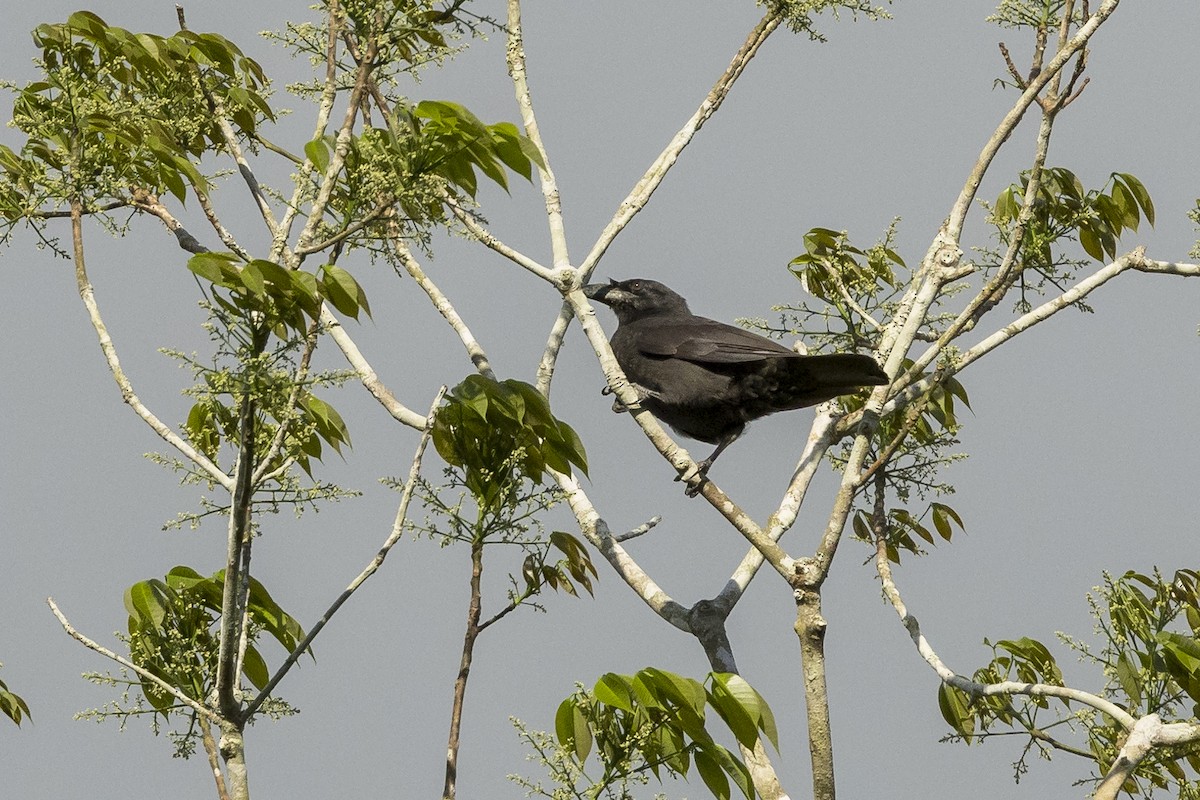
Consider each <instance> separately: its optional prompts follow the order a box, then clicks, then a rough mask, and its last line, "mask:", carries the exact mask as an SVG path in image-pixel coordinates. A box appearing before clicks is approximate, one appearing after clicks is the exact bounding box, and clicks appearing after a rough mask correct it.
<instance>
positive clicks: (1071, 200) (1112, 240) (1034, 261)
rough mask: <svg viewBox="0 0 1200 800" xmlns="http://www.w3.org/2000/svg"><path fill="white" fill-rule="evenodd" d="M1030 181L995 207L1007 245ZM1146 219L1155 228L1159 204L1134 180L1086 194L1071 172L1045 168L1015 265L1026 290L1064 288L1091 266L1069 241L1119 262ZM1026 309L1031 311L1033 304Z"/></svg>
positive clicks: (1118, 178) (1120, 178) (1113, 179)
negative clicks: (1125, 242)
mask: <svg viewBox="0 0 1200 800" xmlns="http://www.w3.org/2000/svg"><path fill="white" fill-rule="evenodd" d="M1029 178H1030V173H1029V172H1028V171H1026V172H1023V173H1021V177H1020V180H1019V182H1017V183H1014V184H1012V185H1010V186H1009V187H1008V188H1006V189H1005V190H1004V191H1002V192H1001V193H1000V195H999V196H998V197H997V198H996V202H995V203H994V204H993V205H992V206H991V207H990V210H991V215H990V216H989V221H990V222H991V223H992V225H994V226H995V228H996V234H995V235H996V237H997V239H998V240H999V241H1000V242H1001V243H1002V244H1004V245H1005V246H1008V245H1009V243H1010V242H1011V241H1013V237H1014V234H1015V231H1016V228H1017V224H1018V218H1019V216H1020V214H1021V210H1022V206H1023V205H1024V199H1025V196H1026V194H1027V193H1028V187H1029ZM1143 218H1144V219H1145V220H1146V221H1147V222H1149V223H1150V224H1151V225H1153V224H1154V203H1153V201H1152V200H1151V199H1150V194H1149V193H1148V192H1147V191H1146V187H1145V186H1144V185H1143V184H1142V182H1141V181H1139V180H1138V179H1137V178H1136V177H1134V176H1133V175H1130V174H1128V173H1124V172H1114V173H1112V174H1111V175H1110V176H1109V179H1108V181H1107V182H1106V183H1105V185H1104V186H1103V187H1101V188H1099V189H1086V188H1084V186H1083V183H1082V181H1080V180H1079V178H1078V177H1077V176H1076V175H1075V173H1073V172H1071V171H1070V170H1068V169H1066V168H1064V167H1047V168H1045V169H1044V170H1043V171H1042V173H1041V178H1040V181H1039V183H1038V187H1037V192H1036V194H1035V196H1034V198H1033V204H1032V209H1031V215H1030V216H1029V220H1028V222H1027V223H1026V225H1025V227H1024V231H1023V238H1022V239H1021V246H1020V250H1019V251H1018V253H1017V255H1016V262H1015V264H1014V268H1015V269H1016V270H1018V271H1019V274H1020V276H1021V285H1022V289H1025V288H1033V289H1035V290H1037V291H1041V290H1042V289H1043V288H1044V287H1045V286H1046V285H1047V284H1050V285H1053V286H1055V287H1058V288H1060V289H1061V288H1062V287H1061V285H1060V284H1061V283H1062V281H1064V280H1069V279H1070V278H1071V276H1072V275H1073V274H1074V270H1075V269H1077V268H1078V267H1079V266H1081V265H1082V264H1084V263H1086V262H1083V261H1080V260H1079V259H1076V258H1073V257H1071V256H1069V255H1068V254H1067V253H1066V252H1065V251H1064V250H1063V249H1062V245H1063V243H1064V242H1070V241H1078V243H1079V245H1080V246H1081V247H1082V248H1083V251H1084V252H1085V253H1086V254H1087V255H1088V256H1089V257H1091V258H1093V259H1095V260H1097V261H1100V260H1103V259H1104V258H1106V257H1107V258H1109V259H1112V258H1115V257H1116V254H1117V242H1118V241H1119V240H1120V238H1121V235H1122V234H1123V233H1124V232H1125V231H1136V230H1137V229H1138V225H1139V224H1140V223H1141V220H1142V219H1143ZM1021 307H1022V308H1028V303H1023V304H1022V306H1021Z"/></svg>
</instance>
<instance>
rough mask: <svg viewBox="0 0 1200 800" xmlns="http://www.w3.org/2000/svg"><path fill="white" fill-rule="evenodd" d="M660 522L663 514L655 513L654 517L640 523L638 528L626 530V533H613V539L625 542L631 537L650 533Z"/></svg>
mask: <svg viewBox="0 0 1200 800" xmlns="http://www.w3.org/2000/svg"><path fill="white" fill-rule="evenodd" d="M660 522H662V516H661V515H660V514H655V515H654V516H653V517H651V518H650V519H648V520H646V521H645V522H643V523H642V524H641V525H638V526H637V527H636V528H633V529H631V530H628V531H625V533H617V534H613V539H615V540H616V541H618V542H625V541H628V540H630V539H635V538H637V537H638V536H644V535H646V534H647V533H649V532H650V530H651V529H652V528H653V527H654V526H655V525H657V524H658V523H660Z"/></svg>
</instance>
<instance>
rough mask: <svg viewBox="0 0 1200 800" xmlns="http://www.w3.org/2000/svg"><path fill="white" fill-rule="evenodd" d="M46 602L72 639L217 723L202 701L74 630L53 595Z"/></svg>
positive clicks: (217, 718) (214, 716)
mask: <svg viewBox="0 0 1200 800" xmlns="http://www.w3.org/2000/svg"><path fill="white" fill-rule="evenodd" d="M46 604H47V605H49V606H50V610H51V611H53V612H54V616H56V617H58V621H59V623H60V624H61V625H62V626H63V630H64V631H66V632H67V633H68V634H69V635H70V637H71V638H72V639H74V640H75V641H77V642H79V643H80V644H82V645H83V646H84V647H87V648H88V649H89V650H95V651H96V652H97V653H99V654H100V655H102V656H104V657H105V658H108V659H111V660H113V661H115V662H117V663H118V664H120V665H121V666H122V667H125V668H126V669H128V670H130V671H132V672H134V673H136V674H137V675H138V676H139V677H141V678H142V679H144V680H147V681H150V682H151V683H153V684H154V685H155V686H157V687H159V688H160V689H162V690H163V691H164V692H166V693H167V694H169V695H171V696H172V697H174V698H175V699H176V700H178V701H179V702H181V703H183V704H184V705H185V706H187V707H188V708H190V709H192V710H193V711H195V712H196V713H197V714H199V715H201V716H202V717H205V718H206V719H210V720H212V721H213V722H217V723H219V722H220V721H221V718H220V717H219V716H218V715H217V714H216V713H215V712H214V711H212V710H211V709H209V708H208V707H207V706H205V705H204V704H203V703H201V702H199V701H198V700H193V699H192V698H190V697H188V696H187V695H186V694H184V693H183V692H181V691H179V690H178V689H176V688H175V687H174V686H172V685H171V684H169V683H167V682H166V681H164V680H163V679H162V678H160V677H158V676H157V675H155V674H154V673H153V672H150V671H149V670H145V669H142V668H141V667H139V666H138V665H137V664H134V663H133V662H132V661H130V660H128V659H125V658H122V657H121V656H119V655H117V654H116V653H114V652H113V651H112V650H109V649H108V648H107V647H104V646H103V645H101V644H98V643H96V642H94V641H92V640H91V639H89V638H88V637H86V636H84V635H83V634H82V633H80V632H79V631H77V630H75V628H74V626H72V625H71V623H70V622H69V621H67V618H66V616H65V615H64V614H63V612H62V611H60V610H59V608H58V604H57V603H55V602H54V598H53V597H47V598H46Z"/></svg>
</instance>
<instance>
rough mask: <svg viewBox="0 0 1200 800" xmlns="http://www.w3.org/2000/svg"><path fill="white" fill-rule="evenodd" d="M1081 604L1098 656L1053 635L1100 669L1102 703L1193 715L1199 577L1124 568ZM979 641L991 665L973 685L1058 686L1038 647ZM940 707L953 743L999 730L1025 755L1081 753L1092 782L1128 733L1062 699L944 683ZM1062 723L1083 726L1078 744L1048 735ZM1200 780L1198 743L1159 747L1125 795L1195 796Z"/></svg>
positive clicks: (1199, 693) (1140, 711) (1199, 652)
mask: <svg viewBox="0 0 1200 800" xmlns="http://www.w3.org/2000/svg"><path fill="white" fill-rule="evenodd" d="M1088 602H1089V604H1090V606H1091V609H1092V614H1093V616H1094V617H1095V618H1096V632H1097V633H1098V634H1099V636H1100V638H1101V640H1102V645H1101V648H1100V650H1099V651H1098V652H1097V651H1093V650H1092V649H1091V648H1090V647H1088V646H1087V645H1086V644H1085V643H1083V642H1080V641H1077V640H1075V639H1073V638H1071V637H1067V636H1062V635H1060V636H1061V638H1063V640H1064V641H1065V642H1066V643H1067V644H1068V645H1069V646H1070V647H1071V648H1072V649H1074V650H1076V651H1078V652H1079V653H1080V654H1081V655H1082V656H1083V658H1084V659H1085V660H1087V661H1089V662H1091V663H1093V664H1095V665H1097V666H1098V667H1100V668H1101V669H1102V670H1103V672H1104V674H1105V676H1106V678H1107V683H1106V685H1105V687H1104V696H1106V697H1107V698H1108V699H1110V700H1111V701H1112V702H1114V703H1116V704H1117V705H1119V706H1120V707H1122V708H1123V709H1125V710H1126V711H1128V712H1129V713H1130V714H1131V715H1132V716H1134V717H1135V718H1137V717H1141V716H1144V715H1147V714H1158V715H1160V716H1161V717H1163V718H1164V720H1167V721H1170V720H1171V719H1172V718H1179V717H1181V716H1182V717H1192V718H1193V719H1194V718H1196V717H1200V572H1197V571H1196V570H1191V569H1182V570H1178V571H1176V572H1175V574H1174V575H1172V576H1171V577H1170V578H1169V579H1165V578H1164V577H1163V576H1162V575H1160V574H1159V573H1158V571H1157V570H1156V571H1155V572H1154V573H1153V574H1151V575H1145V574H1141V573H1137V572H1133V571H1130V572H1126V573H1125V574H1124V575H1122V576H1121V577H1120V578H1117V579H1114V578H1113V577H1111V576H1110V575H1108V574H1105V576H1104V583H1103V585H1102V586H1100V587H1098V588H1097V589H1096V594H1095V595H1089V597H1088ZM985 644H987V645H988V646H989V647H991V648H992V652H993V659H992V661H991V662H990V663H989V664H987V665H986V666H984V667H982V668H981V669H979V670H977V671H976V672H975V674H974V676H973V677H974V680H975V681H977V682H979V683H984V684H988V683H997V682H1000V681H1006V680H1013V681H1019V682H1021V683H1029V684H1035V683H1042V684H1050V685H1054V686H1062V685H1063V676H1062V672H1061V670H1060V669H1059V667H1058V665H1057V663H1056V661H1055V659H1054V656H1053V655H1052V654H1051V653H1050V651H1049V649H1048V648H1047V647H1046V646H1045V645H1043V644H1042V643H1041V642H1038V641H1036V640H1033V639H1029V638H1025V637H1023V638H1021V639H1016V640H1003V641H999V642H996V643H995V644H992V643H990V642H987V641H986V640H985ZM938 705H939V708H940V709H941V711H942V716H943V718H944V719H945V720H946V721H947V723H949V724H950V726H951V727H952V728H953V729H954V731H955V732H956V734H957V736H958V737H960V738H962V739H963V740H964V741H966V742H968V743H970V742H971V741H972V740H973V739H974V738H976V737H982V736H986V735H989V734H993V733H994V729H995V728H996V727H1008V728H1014V729H1016V730H1017V731H1018V732H1024V733H1026V734H1027V735H1028V736H1029V737H1030V738H1029V743H1028V744H1027V745H1026V750H1027V751H1028V750H1029V748H1030V747H1031V746H1037V747H1039V748H1043V749H1044V748H1047V747H1051V746H1053V747H1057V748H1058V749H1065V750H1068V751H1070V752H1074V753H1075V754H1076V755H1082V756H1086V757H1088V758H1090V759H1091V760H1093V761H1094V762H1095V763H1096V765H1097V775H1102V774H1104V773H1105V772H1106V771H1107V770H1108V768H1109V766H1110V765H1111V764H1112V763H1113V761H1114V760H1115V759H1116V757H1117V755H1118V752H1119V751H1120V748H1121V746H1122V744H1123V743H1124V740H1125V737H1126V735H1127V731H1125V729H1124V728H1123V727H1122V726H1121V725H1120V724H1118V723H1117V722H1116V721H1114V720H1110V719H1108V718H1107V717H1103V716H1101V715H1099V714H1096V713H1095V712H1093V711H1091V710H1090V709H1089V710H1083V709H1080V710H1075V711H1072V709H1071V703H1070V701H1068V700H1067V699H1061V702H1060V703H1052V702H1051V700H1050V699H1049V698H1046V697H1039V696H1034V697H1023V698H1019V699H1018V698H1015V697H1006V696H1000V695H996V696H986V697H985V696H979V697H971V696H969V695H967V694H966V693H964V692H962V691H961V690H959V689H957V688H953V687H950V686H947V685H945V684H943V685H942V686H940V687H939V689H938ZM1051 709H1057V712H1056V718H1055V721H1052V722H1049V723H1043V722H1042V721H1041V720H1040V719H1039V712H1046V711H1048V710H1051ZM1059 725H1068V726H1070V728H1071V729H1075V728H1077V727H1080V726H1082V727H1083V729H1084V732H1085V735H1086V742H1085V743H1084V746H1083V747H1075V746H1071V745H1067V744H1065V743H1063V742H1061V741H1059V740H1056V739H1054V738H1053V737H1051V736H1050V735H1049V734H1048V733H1047V731H1048V730H1050V729H1051V728H1053V727H1056V726H1059ZM1023 758H1024V757H1022V760H1023ZM1189 770H1190V772H1189ZM1198 775H1200V744H1196V743H1192V744H1187V745H1181V746H1178V747H1175V748H1156V749H1155V750H1153V751H1151V753H1150V754H1149V755H1148V756H1147V757H1146V758H1145V759H1144V760H1143V761H1142V762H1141V763H1140V764H1139V766H1138V768H1137V770H1136V771H1135V772H1134V774H1133V776H1132V777H1131V778H1130V780H1129V782H1128V783H1127V784H1126V786H1125V787H1124V788H1125V791H1127V792H1128V793H1130V794H1131V795H1133V794H1138V793H1142V794H1144V795H1146V796H1149V795H1150V794H1151V793H1152V792H1153V790H1154V789H1155V788H1159V789H1162V788H1168V787H1172V786H1174V787H1175V789H1177V790H1178V791H1179V793H1180V794H1179V796H1181V797H1183V796H1188V792H1195V791H1196V790H1197V789H1200V782H1198V781H1197V776H1198Z"/></svg>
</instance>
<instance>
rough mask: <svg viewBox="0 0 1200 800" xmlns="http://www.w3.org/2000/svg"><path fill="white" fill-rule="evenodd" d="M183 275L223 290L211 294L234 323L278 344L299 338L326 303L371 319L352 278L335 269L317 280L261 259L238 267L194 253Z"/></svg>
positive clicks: (223, 256) (325, 268)
mask: <svg viewBox="0 0 1200 800" xmlns="http://www.w3.org/2000/svg"><path fill="white" fill-rule="evenodd" d="M187 266H188V269H189V270H191V271H192V272H194V273H195V274H196V275H198V276H199V277H201V278H203V279H204V280H206V281H208V282H209V283H211V284H212V285H213V286H216V287H220V288H222V289H226V290H228V293H229V295H228V297H225V296H222V295H221V294H217V293H214V295H213V300H214V302H215V303H216V304H217V305H219V306H220V307H221V308H223V309H224V310H225V311H227V312H229V313H230V314H232V315H235V316H237V317H253V319H254V321H255V324H256V325H257V326H258V327H261V328H263V329H266V330H269V331H272V332H274V333H275V335H276V336H278V337H279V338H280V339H287V338H288V337H289V336H290V335H292V334H300V335H303V334H304V333H305V331H306V330H307V328H308V326H309V325H310V324H311V323H313V322H316V321H317V320H318V319H319V318H320V315H321V304H322V303H323V302H328V303H329V304H330V305H332V306H333V307H334V308H336V309H337V310H338V311H340V312H341V313H343V314H345V315H346V316H349V317H352V318H354V319H358V315H359V313H360V312H366V314H367V316H368V317H369V316H370V315H371V306H370V304H369V303H368V302H367V295H366V292H365V291H364V290H363V288H362V286H361V285H360V284H359V282H358V281H357V280H355V279H354V276H353V275H351V274H350V273H349V272H347V271H346V270H344V269H342V268H341V267H339V266H337V265H336V264H324V265H322V266H321V267H320V269H319V270H318V272H317V273H316V274H314V273H312V272H308V271H305V270H301V269H288V268H287V267H282V266H280V265H279V264H276V263H274V262H271V261H267V260H265V259H261V258H256V259H253V260H252V261H249V262H246V263H242V261H241V259H239V258H238V257H237V256H236V255H234V254H233V253H213V252H209V253H199V254H197V255H194V256H192V257H191V258H190V259H188V264H187Z"/></svg>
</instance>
